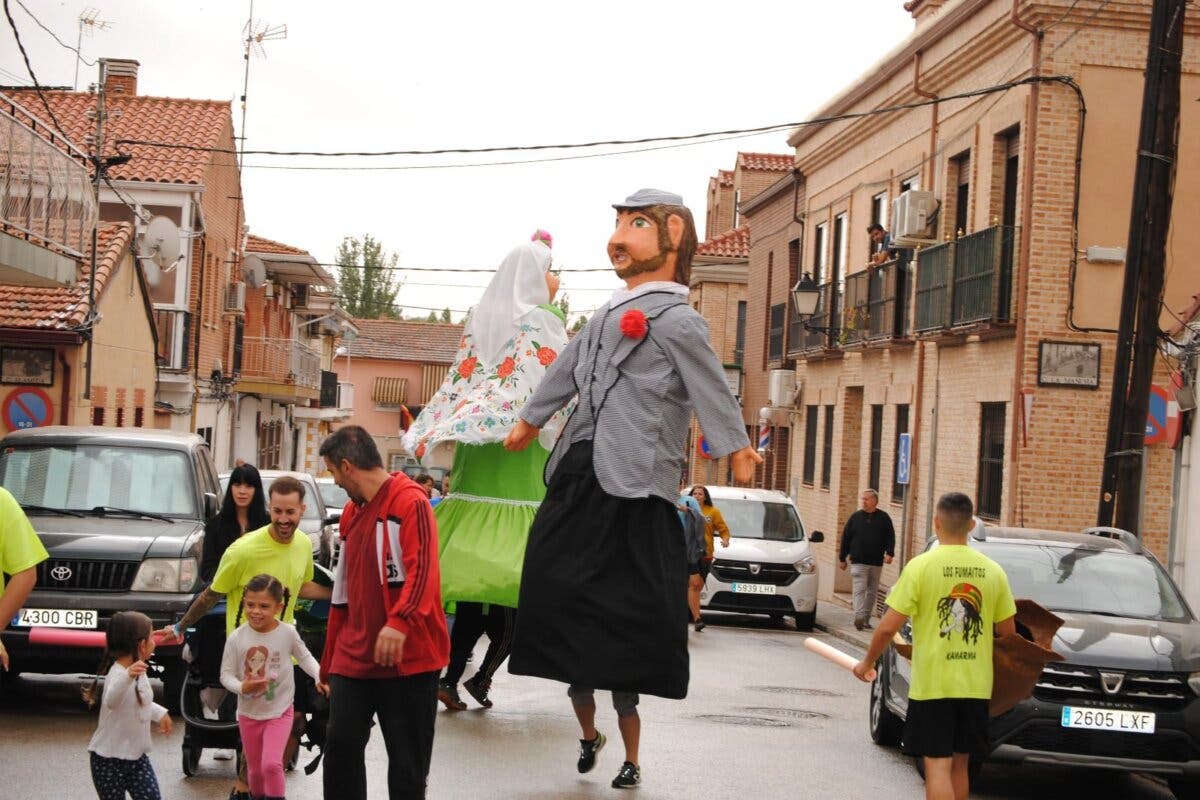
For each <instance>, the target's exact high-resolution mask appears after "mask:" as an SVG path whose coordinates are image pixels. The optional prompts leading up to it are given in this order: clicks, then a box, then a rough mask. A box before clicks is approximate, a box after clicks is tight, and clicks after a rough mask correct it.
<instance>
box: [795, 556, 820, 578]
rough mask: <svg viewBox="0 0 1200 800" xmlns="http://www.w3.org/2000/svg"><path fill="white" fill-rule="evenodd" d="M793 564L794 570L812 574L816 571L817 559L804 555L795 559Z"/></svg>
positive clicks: (803, 573)
mask: <svg viewBox="0 0 1200 800" xmlns="http://www.w3.org/2000/svg"><path fill="white" fill-rule="evenodd" d="M794 566H795V567H796V572H799V573H800V574H801V575H812V574H813V573H814V572H816V571H817V561H816V559H814V558H813V557H812V556H805V557H804V558H802V559H800V560H799V561H797V562H796V563H795V565H794Z"/></svg>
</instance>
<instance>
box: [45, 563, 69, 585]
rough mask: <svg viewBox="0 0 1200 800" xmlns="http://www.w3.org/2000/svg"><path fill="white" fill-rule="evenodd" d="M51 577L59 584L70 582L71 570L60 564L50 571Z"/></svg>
mask: <svg viewBox="0 0 1200 800" xmlns="http://www.w3.org/2000/svg"><path fill="white" fill-rule="evenodd" d="M50 577H51V578H54V580H56V581H59V582H62V581H65V580H68V579H69V578H70V577H71V568H70V567H68V566H66V565H65V564H59V565H58V566H57V567H55V568H54V569H52V570H50Z"/></svg>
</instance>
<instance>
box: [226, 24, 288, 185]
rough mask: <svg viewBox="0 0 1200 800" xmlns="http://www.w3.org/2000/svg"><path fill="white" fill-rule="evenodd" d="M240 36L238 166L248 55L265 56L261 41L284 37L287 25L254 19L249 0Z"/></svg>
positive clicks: (243, 140) (242, 146) (242, 142)
mask: <svg viewBox="0 0 1200 800" xmlns="http://www.w3.org/2000/svg"><path fill="white" fill-rule="evenodd" d="M242 37H243V39H242V41H243V43H244V44H245V46H246V47H245V50H244V51H243V54H242V58H243V60H244V61H245V68H244V70H243V72H242V135H241V137H240V138H239V145H238V167H239V168H240V167H241V166H242V161H243V159H244V158H245V155H244V154H243V153H242V151H243V150H245V149H246V95H247V94H249V90H250V56H251V54H253V55H256V56H258V57H259V58H266V57H267V51H266V49H265V48H264V47H263V42H271V41H276V40H279V39H286V38H287V25H269V24H267V23H265V22H263V21H262V20H256V19H254V0H250V16H249V17H248V18H247V19H246V25H245V27H243V28H242Z"/></svg>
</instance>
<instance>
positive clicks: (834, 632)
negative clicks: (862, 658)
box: [813, 622, 871, 653]
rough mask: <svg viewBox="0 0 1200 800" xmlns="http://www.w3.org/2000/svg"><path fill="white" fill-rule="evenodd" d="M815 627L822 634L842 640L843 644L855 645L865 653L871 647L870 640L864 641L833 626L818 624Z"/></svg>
mask: <svg viewBox="0 0 1200 800" xmlns="http://www.w3.org/2000/svg"><path fill="white" fill-rule="evenodd" d="M813 627H814V628H816V629H817V630H819V631H821V632H822V633H827V634H829V635H830V636H833V637H834V638H837V639H841V640H842V641H843V642H846V643H848V644H852V645H854V646H855V647H856V648H858V649H859V650H861V651H863V652H864V653H865V652H866V651H867V649H868V648H869V647H870V646H871V640H870V639H863V638H862V637H861V636H855V635H853V634H851V633H849V632H848V631H844V630H842V629H841V628H834V627H831V626H827V625H822V624H821V623H820V622H818V623H816V624H815V625H814V626H813Z"/></svg>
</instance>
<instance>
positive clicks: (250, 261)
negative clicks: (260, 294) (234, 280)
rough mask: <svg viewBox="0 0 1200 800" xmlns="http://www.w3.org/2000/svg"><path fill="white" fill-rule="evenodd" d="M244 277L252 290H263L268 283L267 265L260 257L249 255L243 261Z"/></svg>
mask: <svg viewBox="0 0 1200 800" xmlns="http://www.w3.org/2000/svg"><path fill="white" fill-rule="evenodd" d="M242 277H243V278H244V279H245V281H246V285H247V286H249V287H250V288H251V289H261V288H262V287H263V284H265V283H266V282H267V265H266V264H264V263H263V261H262V259H261V258H259V257H258V256H255V255H250V254H249V253H247V254H246V257H245V258H244V259H242Z"/></svg>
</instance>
